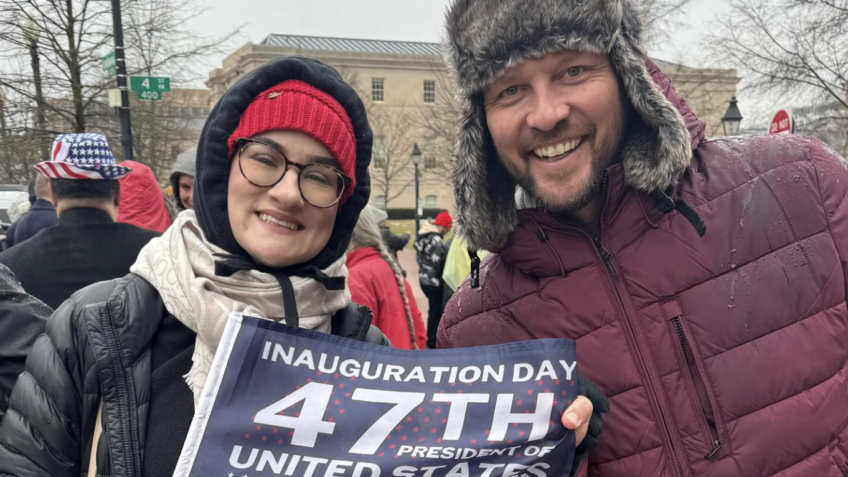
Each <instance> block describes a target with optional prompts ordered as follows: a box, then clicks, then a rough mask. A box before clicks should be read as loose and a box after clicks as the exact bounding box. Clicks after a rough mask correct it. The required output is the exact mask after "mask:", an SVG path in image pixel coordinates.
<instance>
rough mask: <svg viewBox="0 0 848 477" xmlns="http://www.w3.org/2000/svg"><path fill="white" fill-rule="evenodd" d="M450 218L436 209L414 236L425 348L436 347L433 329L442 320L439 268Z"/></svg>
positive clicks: (443, 255) (442, 260)
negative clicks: (422, 297) (422, 298)
mask: <svg viewBox="0 0 848 477" xmlns="http://www.w3.org/2000/svg"><path fill="white" fill-rule="evenodd" d="M452 225H453V219H452V218H451V216H450V214H449V213H447V212H440V213H439V214H438V215H437V216H436V220H434V221H433V223H432V224H431V223H429V222H425V223H424V226H423V227H421V230H419V231H418V238H417V239H415V251H416V252H417V254H416V256H415V259H416V261H417V262H418V282H419V284H420V285H421V291H423V292H424V295H426V296H427V302H428V309H427V347H428V348H431V349H432V348H435V347H436V330H438V329H439V320H441V319H442V312H443V311H444V303H443V302H442V296H443V291H442V286H443V285H444V283H443V282H442V270H444V268H445V256H446V255H447V253H448V249H447V245H445V240H444V236H445V235H447V233H448V232H450V229H451V226H452Z"/></svg>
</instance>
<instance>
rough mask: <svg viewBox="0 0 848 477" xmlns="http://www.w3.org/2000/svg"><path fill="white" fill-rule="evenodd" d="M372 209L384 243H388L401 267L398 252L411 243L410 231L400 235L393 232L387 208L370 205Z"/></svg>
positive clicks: (390, 251) (390, 250) (393, 258)
mask: <svg viewBox="0 0 848 477" xmlns="http://www.w3.org/2000/svg"><path fill="white" fill-rule="evenodd" d="M369 209H370V210H372V211H373V214H374V217H373V218H374V221H375V222H377V226H378V227H380V236H381V237H383V244H385V245H386V249H387V250H388V252H389V255H391V257H392V260H394V261H395V263H396V264H397V266H398V267H400V260H398V256H397V254H398V252H400V251H401V250H403V249H404V248H405V247H406V244H408V243H409V239H410V236H409V234H408V233H402V234H400V235H397V234H395V233H394V232H392V229H391V228H390V227H389V214H388V213H386V211H385V210H380V209H378V208H376V207H369ZM401 272H402V273H403V276H404V277H405V276H406V272H405V271H404V270H403V268H401Z"/></svg>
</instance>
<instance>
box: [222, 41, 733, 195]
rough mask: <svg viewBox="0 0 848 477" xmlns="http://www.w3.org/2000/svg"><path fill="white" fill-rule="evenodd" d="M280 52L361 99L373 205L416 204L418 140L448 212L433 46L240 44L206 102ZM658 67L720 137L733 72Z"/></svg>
mask: <svg viewBox="0 0 848 477" xmlns="http://www.w3.org/2000/svg"><path fill="white" fill-rule="evenodd" d="M286 55H305V56H312V57H316V58H319V59H321V60H322V61H324V62H326V63H328V64H330V65H332V66H334V67H335V68H336V69H338V70H339V71H340V72H341V74H342V76H343V77H345V79H346V80H348V81H349V82H350V83H351V84H353V85H354V87H355V88H356V89H357V91H359V93H360V96H361V97H362V98H363V100H364V102H365V103H366V107H367V108H368V114H369V120H370V122H371V125H372V129H373V130H374V136H375V146H374V157H373V158H372V163H371V175H372V192H371V202H372V204H374V205H376V206H378V207H381V208H388V209H412V208H414V207H415V186H414V178H415V175H414V164H413V161H412V159H411V152H412V150H413V146H414V145H415V144H417V145H418V147H419V150H420V151H421V156H420V163H419V172H420V175H419V182H420V195H419V197H420V205H421V207H423V208H425V209H448V210H451V211H453V208H454V204H453V188H452V185H451V182H450V169H451V158H452V156H453V144H454V137H455V123H454V122H453V118H454V117H456V114H457V108H456V106H455V103H454V102H453V100H452V92H451V88H450V84H449V81H448V80H447V69H446V67H445V64H444V61H443V59H442V56H441V49H440V45H439V44H437V43H418V42H403V41H383V40H365V39H344V38H323V37H311V36H295V35H270V36H268V37H267V38H266V39H265V40H264V41H262V42H261V43H260V44H253V43H248V44H246V45H244V46H243V47H241V48H239V49H238V50H236V51H235V52H233V53H232V54H231V55H229V56H228V57H227V58H225V59H224V60H223V64H222V67H221V68H217V69H215V70H213V71H212V72H211V73H210V75H209V79H208V80H207V82H206V85H207V86H208V87H209V89H210V91H211V96H212V100H213V101H216V100H217V99H218V98H220V96H221V95H223V93H224V92H225V91H226V90H227V88H229V87H230V86H232V85H233V84H234V83H235V82H236V81H238V80H239V79H240V78H241V77H243V76H244V75H246V74H247V73H249V72H250V71H252V70H254V69H256V68H257V67H258V66H260V65H262V64H264V63H265V62H267V61H270V60H272V59H274V58H277V57H280V56H286ZM658 64H659V66H660V67H661V68H662V69H663V71H665V72H666V73H668V74H669V75H670V76H671V77H672V79H673V80H674V81H675V86H676V87H677V88H678V90H679V91H680V92H681V94H683V96H684V97H686V98H687V100H688V101H689V104H690V105H691V106H692V108H693V109H694V110H695V111H696V112H697V113H698V114H699V115H701V116H702V117H703V119H704V120H705V121H706V122H707V125H708V129H707V133H708V134H709V135H720V134H722V127H721V117H722V116H723V115H724V112H725V111H726V110H727V106H728V102H729V101H730V98H731V97H732V96H735V94H736V83H737V82H738V81H739V78H738V77H737V76H736V71H735V70H731V69H700V68H691V67H687V66H683V65H677V64H673V63H668V62H664V61H658Z"/></svg>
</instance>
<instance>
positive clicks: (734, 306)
mask: <svg viewBox="0 0 848 477" xmlns="http://www.w3.org/2000/svg"><path fill="white" fill-rule="evenodd" d="M734 308H736V305H727V309H728V310H733V309H734Z"/></svg>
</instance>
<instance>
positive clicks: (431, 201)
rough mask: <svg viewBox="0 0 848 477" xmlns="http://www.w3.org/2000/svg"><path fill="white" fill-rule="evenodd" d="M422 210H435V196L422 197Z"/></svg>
mask: <svg viewBox="0 0 848 477" xmlns="http://www.w3.org/2000/svg"><path fill="white" fill-rule="evenodd" d="M424 208H425V209H435V208H436V196H435V195H428V196H426V197H424Z"/></svg>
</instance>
